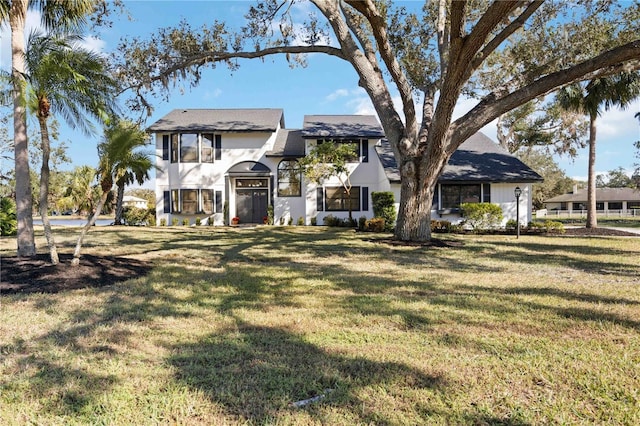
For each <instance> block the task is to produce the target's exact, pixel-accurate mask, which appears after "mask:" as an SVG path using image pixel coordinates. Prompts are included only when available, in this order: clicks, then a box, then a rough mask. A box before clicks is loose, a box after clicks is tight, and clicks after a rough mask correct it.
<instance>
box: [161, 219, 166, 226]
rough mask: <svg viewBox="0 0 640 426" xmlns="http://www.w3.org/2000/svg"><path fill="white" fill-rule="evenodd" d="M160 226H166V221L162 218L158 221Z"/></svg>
mask: <svg viewBox="0 0 640 426" xmlns="http://www.w3.org/2000/svg"><path fill="white" fill-rule="evenodd" d="M160 226H167V219H165V218H164V217H163V218H162V219H160Z"/></svg>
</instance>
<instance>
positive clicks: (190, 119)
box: [148, 108, 284, 132]
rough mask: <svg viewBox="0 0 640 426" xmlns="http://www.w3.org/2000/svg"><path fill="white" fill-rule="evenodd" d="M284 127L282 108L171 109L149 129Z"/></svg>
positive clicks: (253, 129)
mask: <svg viewBox="0 0 640 426" xmlns="http://www.w3.org/2000/svg"><path fill="white" fill-rule="evenodd" d="M278 127H284V112H283V110H282V109H277V108H276V109H270V108H262V109H174V110H173V111H171V112H170V113H169V114H167V115H165V116H164V117H162V118H161V119H160V120H158V121H156V122H155V123H153V124H152V125H151V126H149V128H148V130H149V131H150V132H185V131H189V132H197V131H210V132H274V131H276V130H277V129H278Z"/></svg>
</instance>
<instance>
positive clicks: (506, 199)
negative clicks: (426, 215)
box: [431, 183, 533, 226]
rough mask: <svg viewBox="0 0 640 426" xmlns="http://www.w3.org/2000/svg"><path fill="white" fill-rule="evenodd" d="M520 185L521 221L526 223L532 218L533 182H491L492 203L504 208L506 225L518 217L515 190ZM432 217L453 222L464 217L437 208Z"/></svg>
mask: <svg viewBox="0 0 640 426" xmlns="http://www.w3.org/2000/svg"><path fill="white" fill-rule="evenodd" d="M517 186H519V187H520V189H521V190H522V194H521V195H520V211H519V213H520V223H521V224H524V225H526V224H527V223H529V222H530V221H531V219H532V213H531V211H532V209H533V202H532V199H531V184H529V183H492V184H491V203H493V204H497V205H499V206H500V208H501V209H502V215H503V219H502V223H501V225H502V226H504V225H505V224H506V223H507V221H509V220H515V219H516V212H517V208H516V207H517V206H516V196H515V194H514V191H515V189H516V187H517ZM431 219H433V220H446V221H449V222H451V223H459V222H461V221H462V220H463V218H462V217H461V216H460V214H458V213H452V214H439V213H438V211H437V210H431Z"/></svg>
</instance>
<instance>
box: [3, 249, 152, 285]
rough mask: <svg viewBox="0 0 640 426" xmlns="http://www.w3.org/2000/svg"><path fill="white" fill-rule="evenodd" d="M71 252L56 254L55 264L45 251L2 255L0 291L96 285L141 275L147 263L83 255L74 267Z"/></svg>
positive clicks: (146, 271)
mask: <svg viewBox="0 0 640 426" xmlns="http://www.w3.org/2000/svg"><path fill="white" fill-rule="evenodd" d="M72 257H73V256H72V255H70V254H68V255H67V254H62V255H60V263H59V264H58V265H52V264H51V258H50V257H49V255H48V254H38V255H37V256H35V257H17V256H3V257H2V259H0V294H8V293H9V294H11V293H58V292H60V291H67V290H75V289H80V288H90V287H93V288H97V287H103V286H107V285H111V284H115V283H118V282H121V281H126V280H128V279H131V278H134V277H138V276H144V275H146V274H148V273H149V272H150V271H151V263H149V262H144V261H140V260H136V259H129V258H124V257H115V256H91V255H83V256H82V257H81V258H80V264H79V265H78V266H73V265H71V259H72Z"/></svg>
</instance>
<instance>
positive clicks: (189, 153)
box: [180, 133, 198, 163]
mask: <svg viewBox="0 0 640 426" xmlns="http://www.w3.org/2000/svg"><path fill="white" fill-rule="evenodd" d="M180 162H181V163H197V162H198V134H197V133H182V134H180Z"/></svg>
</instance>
